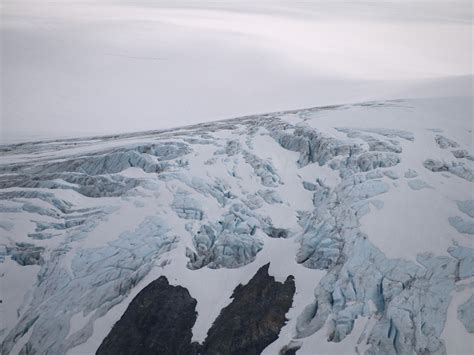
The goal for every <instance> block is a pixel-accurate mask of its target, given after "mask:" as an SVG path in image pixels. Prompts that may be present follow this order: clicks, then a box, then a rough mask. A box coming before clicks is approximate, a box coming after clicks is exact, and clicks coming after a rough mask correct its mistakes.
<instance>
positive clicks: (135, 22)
mask: <svg viewBox="0 0 474 355" xmlns="http://www.w3.org/2000/svg"><path fill="white" fill-rule="evenodd" d="M0 11H1V21H0V34H1V39H0V41H1V43H0V44H1V47H0V50H1V57H0V59H1V63H0V64H1V73H0V74H1V77H0V79H1V101H0V106H1V112H0V113H1V121H0V139H1V141H2V142H11V141H15V140H24V139H27V138H35V137H37V138H40V137H41V138H43V137H57V136H77V135H89V134H105V133H117V132H132V131H143V130H149V129H160V128H169V127H176V126H182V125H188V124H193V123H199V122H205V121H213V120H217V119H224V118H230V117H235V116H240V115H248V114H254V113H264V112H272V111H279V110H287V109H296V108H303V107H312V106H319V105H327V104H338V103H349V102H358V101H367V100H376V99H392V98H402V97H420V96H421V97H429V96H440V95H441V96H452V95H465V94H472V74H473V59H472V49H473V48H472V46H473V41H472V33H473V22H472V4H471V2H470V1H447V2H444V1H430V2H424V1H416V0H415V1H398V2H390V1H378V2H365V1H352V2H347V1H289V0H285V1H275V0H273V1H272V0H267V1H263V0H255V1H228V0H221V1H203V0H194V1H192V0H191V1H189V0H188V1H179V0H175V1H160V0H155V1H152V0H148V1H129V0H115V1H114V0H97V1H84V0H79V1H74V0H56V1H52V2H48V1H39V0H34V1H17V0H15V1H11V0H3V1H2V7H1V10H0Z"/></svg>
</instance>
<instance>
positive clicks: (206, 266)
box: [0, 97, 474, 354]
mask: <svg viewBox="0 0 474 355" xmlns="http://www.w3.org/2000/svg"><path fill="white" fill-rule="evenodd" d="M472 104H473V101H472V98H471V97H454V98H441V99H440V98H437V99H416V100H398V101H383V102H369V103H362V104H354V105H343V106H332V107H319V108H314V109H303V110H297V111H292V112H279V113H272V114H265V115H258V116H249V117H243V118H238V119H232V120H226V121H219V122H213V123H206V124H201V125H195V126H189V127H183V128H179V129H172V130H166V131H154V132H144V133H135V134H128V135H116V136H106V137H94V138H81V139H70V140H57V141H42V142H32V143H23V144H16V145H4V146H1V147H0V150H1V154H2V156H1V165H0V174H1V175H0V187H1V190H0V209H1V210H0V212H1V220H0V236H1V239H0V261H1V264H0V268H1V272H0V275H1V277H0V282H1V284H0V287H1V300H2V303H1V304H0V307H1V319H2V324H1V328H2V329H1V330H0V337H1V338H0V339H1V340H2V344H1V349H2V353H19V352H23V353H28V354H30V353H38V354H46V353H48V354H62V353H70V354H85V353H86V354H89V353H94V352H95V351H96V350H97V349H98V348H99V346H100V345H101V343H102V341H103V339H104V338H105V336H106V335H107V334H108V333H109V332H110V330H111V329H112V326H113V325H114V324H115V323H116V322H117V321H118V320H119V319H120V317H121V316H122V314H124V312H125V310H126V309H127V306H128V305H129V304H130V302H131V301H132V299H134V297H135V296H137V294H139V292H140V291H141V290H142V289H144V287H145V286H147V285H148V284H150V283H151V282H152V281H153V280H156V279H158V278H159V277H160V276H166V278H167V280H168V281H169V283H170V284H171V285H180V286H182V287H184V288H186V289H187V290H188V291H189V294H190V296H191V297H192V298H194V299H195V300H196V301H197V305H196V311H197V319H196V322H195V323H194V324H193V325H190V326H192V340H193V341H195V342H198V343H203V342H204V341H205V339H206V335H207V333H208V330H209V329H210V327H211V326H212V324H213V322H214V321H215V320H216V318H217V317H218V315H219V313H220V312H221V310H222V309H223V308H224V307H226V306H228V305H229V304H230V303H231V301H232V299H231V298H230V296H231V295H232V293H233V291H234V289H235V288H236V287H237V286H238V285H239V284H241V283H242V284H246V283H247V282H249V280H250V279H251V278H252V277H253V276H254V275H255V274H256V273H257V270H259V269H260V268H261V267H262V266H263V265H266V264H267V263H270V266H269V273H270V275H272V276H274V277H275V279H276V281H279V282H283V281H285V280H287V277H288V276H289V275H292V276H293V277H294V282H295V287H296V292H295V294H294V297H293V300H292V307H291V308H290V309H289V311H288V312H287V313H286V318H287V319H288V321H287V322H286V324H285V325H284V326H283V327H282V328H281V330H279V336H278V339H277V340H276V341H273V342H272V343H270V344H268V346H267V347H266V348H265V350H264V351H263V353H265V354H277V353H279V352H280V351H281V349H293V351H294V350H295V349H298V350H297V354H313V353H332V354H335V353H364V352H365V353H367V354H381V353H384V354H396V353H398V354H405V353H414V352H416V353H435V354H442V353H446V352H447V353H469V352H470V351H472V348H473V342H474V336H473V334H472V332H473V330H474V317H473V314H472V303H473V302H474V301H473V299H474V295H473V290H472V286H473V281H474V279H473V276H474V254H473V247H474V246H473V239H472V238H473V235H474V196H473V181H474V151H473V146H472Z"/></svg>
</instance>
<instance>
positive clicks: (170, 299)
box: [96, 276, 197, 355]
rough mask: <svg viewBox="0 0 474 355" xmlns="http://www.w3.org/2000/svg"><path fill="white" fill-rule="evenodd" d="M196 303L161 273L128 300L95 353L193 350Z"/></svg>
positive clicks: (184, 353) (185, 354) (187, 354)
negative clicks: (129, 301) (122, 311)
mask: <svg viewBox="0 0 474 355" xmlns="http://www.w3.org/2000/svg"><path fill="white" fill-rule="evenodd" d="M196 303H197V302H196V300H195V299H194V298H192V297H191V296H190V295H189V292H188V290H187V289H185V288H183V287H181V286H171V285H170V284H169V283H168V280H167V279H166V277H164V276H161V277H160V278H159V279H157V280H155V281H153V282H152V283H150V284H149V285H148V286H146V287H145V288H144V289H143V290H141V291H140V292H139V293H138V295H137V296H136V297H135V298H134V299H133V300H132V302H131V303H130V305H129V306H128V308H127V310H126V311H125V313H124V314H123V315H122V317H121V318H120V320H119V321H118V322H117V323H115V325H114V327H113V328H112V330H111V331H110V333H109V334H108V335H107V337H106V338H105V339H104V341H103V342H102V344H101V345H100V347H99V349H98V350H97V353H96V354H98V355H102V354H103V355H105V354H111V355H120V354H123V355H125V354H163V355H168V354H176V355H178V354H182V355H190V354H193V353H195V345H193V344H191V338H192V327H193V326H194V323H195V322H196V318H197V312H196Z"/></svg>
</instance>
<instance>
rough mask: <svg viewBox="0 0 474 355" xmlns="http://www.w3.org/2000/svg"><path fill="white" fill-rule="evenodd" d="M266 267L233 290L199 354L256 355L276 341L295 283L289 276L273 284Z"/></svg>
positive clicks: (290, 302)
mask: <svg viewBox="0 0 474 355" xmlns="http://www.w3.org/2000/svg"><path fill="white" fill-rule="evenodd" d="M268 267H269V264H267V265H265V266H263V267H261V268H260V269H259V270H258V272H257V273H256V274H255V276H254V277H253V278H252V279H251V280H250V281H249V282H248V284H246V285H239V286H237V288H236V289H235V290H234V293H233V294H232V302H231V303H230V304H229V305H228V306H227V307H225V308H224V309H222V311H221V313H220V314H219V316H218V317H217V319H216V320H215V321H214V323H213V324H212V327H211V328H210V329H209V332H208V333H207V337H206V340H205V342H204V344H203V346H202V350H201V353H202V354H206V355H211V354H247V355H252V354H260V353H261V352H262V351H263V349H265V348H266V347H267V346H268V345H269V344H271V343H272V342H274V341H275V340H276V339H277V338H278V334H279V333H280V329H281V328H282V327H283V325H284V324H285V322H286V317H285V315H286V313H287V312H288V310H289V309H290V307H291V304H292V302H293V295H294V293H295V283H294V280H293V277H292V276H288V278H287V279H286V281H285V282H284V283H280V282H277V281H275V279H274V278H273V277H272V276H269V275H268Z"/></svg>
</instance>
